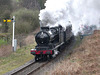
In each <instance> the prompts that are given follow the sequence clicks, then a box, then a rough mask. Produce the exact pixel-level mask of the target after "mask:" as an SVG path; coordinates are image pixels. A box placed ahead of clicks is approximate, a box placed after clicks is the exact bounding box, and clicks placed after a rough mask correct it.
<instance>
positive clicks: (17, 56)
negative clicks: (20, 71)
mask: <svg viewBox="0 0 100 75" xmlns="http://www.w3.org/2000/svg"><path fill="white" fill-rule="evenodd" d="M34 47H35V44H33V45H29V46H27V47H23V48H21V49H18V50H17V51H16V52H14V53H12V54H11V55H9V56H5V57H0V75H2V74H5V73H6V72H9V71H11V70H13V69H15V68H18V67H20V66H21V65H23V64H25V63H26V62H28V61H30V60H31V59H33V58H34V56H33V55H31V54H30V49H32V48H34Z"/></svg>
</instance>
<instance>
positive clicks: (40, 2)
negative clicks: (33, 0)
mask: <svg viewBox="0 0 100 75" xmlns="http://www.w3.org/2000/svg"><path fill="white" fill-rule="evenodd" d="M38 2H39V5H40V7H41V9H44V8H45V6H44V3H45V2H46V0H38Z"/></svg>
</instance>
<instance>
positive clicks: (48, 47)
mask: <svg viewBox="0 0 100 75" xmlns="http://www.w3.org/2000/svg"><path fill="white" fill-rule="evenodd" d="M72 36H73V33H72V26H71V25H69V26H66V29H64V28H63V27H62V26H61V25H59V26H56V27H47V26H46V27H41V31H40V32H38V33H37V34H36V36H35V41H36V43H37V45H36V46H35V49H31V54H32V55H35V61H38V60H41V59H42V60H46V59H51V58H52V57H54V56H56V55H57V54H58V53H59V52H60V48H61V47H62V46H63V45H64V44H65V43H66V42H67V41H68V40H70V38H71V37H72Z"/></svg>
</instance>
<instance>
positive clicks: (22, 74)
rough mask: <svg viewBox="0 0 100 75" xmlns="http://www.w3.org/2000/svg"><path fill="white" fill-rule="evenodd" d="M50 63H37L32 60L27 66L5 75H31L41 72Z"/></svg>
mask: <svg viewBox="0 0 100 75" xmlns="http://www.w3.org/2000/svg"><path fill="white" fill-rule="evenodd" d="M48 62H49V61H46V62H35V61H34V60H31V61H29V62H27V63H26V64H25V65H23V66H21V67H19V68H17V69H14V70H12V71H10V72H8V73H6V74H4V75H30V74H32V73H34V72H36V71H37V70H39V69H40V68H42V67H43V66H45V65H46V64H47V63H48Z"/></svg>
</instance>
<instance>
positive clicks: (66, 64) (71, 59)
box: [46, 31, 100, 75]
mask: <svg viewBox="0 0 100 75" xmlns="http://www.w3.org/2000/svg"><path fill="white" fill-rule="evenodd" d="M76 43H79V42H78V41H77V42H76ZM46 74H47V75H100V31H96V32H95V33H94V34H93V35H90V36H88V37H86V38H85V39H83V40H82V42H81V44H80V45H76V47H75V49H74V51H73V53H72V54H71V55H68V56H67V58H66V59H65V60H64V61H62V62H58V64H56V65H55V68H54V69H52V70H50V71H49V72H46Z"/></svg>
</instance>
